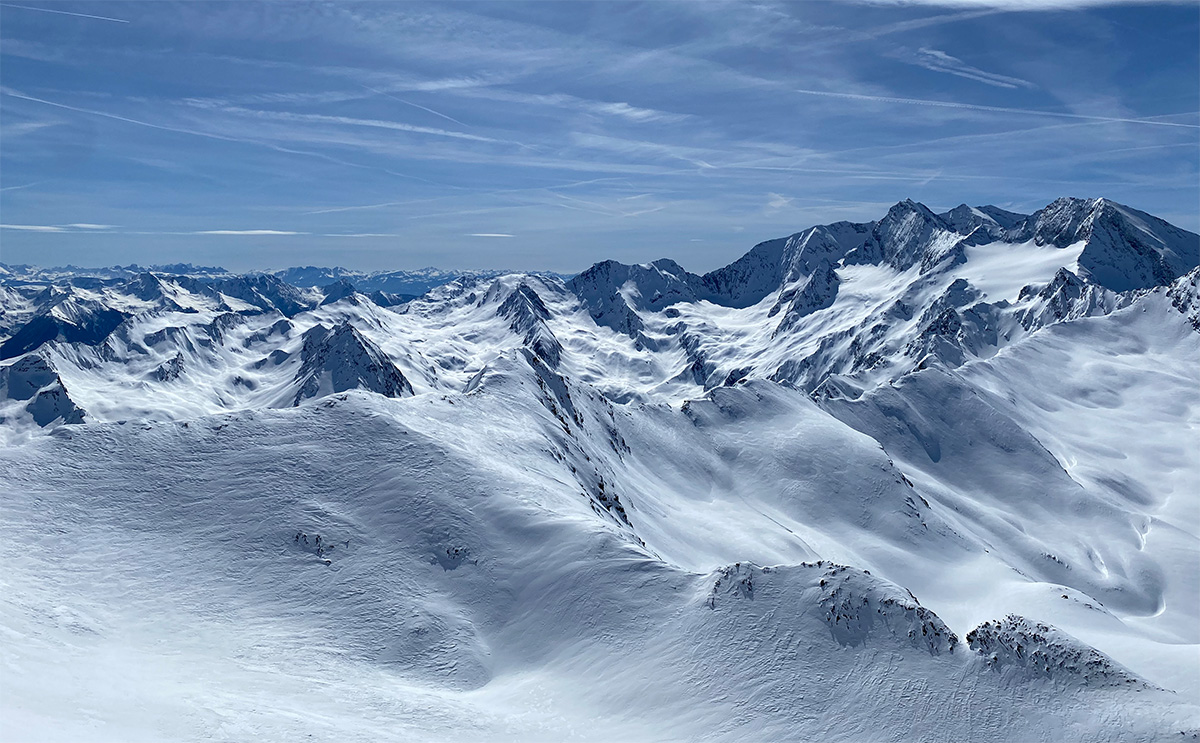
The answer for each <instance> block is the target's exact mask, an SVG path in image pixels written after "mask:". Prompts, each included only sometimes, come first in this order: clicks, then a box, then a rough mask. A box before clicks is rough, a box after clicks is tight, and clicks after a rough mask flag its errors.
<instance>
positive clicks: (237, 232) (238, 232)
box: [187, 230, 308, 237]
mask: <svg viewBox="0 0 1200 743" xmlns="http://www.w3.org/2000/svg"><path fill="white" fill-rule="evenodd" d="M187 234H189V235H241V236H253V237H260V236H264V235H307V234H308V233H307V232H294V231H292V230H197V231H195V232H189V233H187Z"/></svg>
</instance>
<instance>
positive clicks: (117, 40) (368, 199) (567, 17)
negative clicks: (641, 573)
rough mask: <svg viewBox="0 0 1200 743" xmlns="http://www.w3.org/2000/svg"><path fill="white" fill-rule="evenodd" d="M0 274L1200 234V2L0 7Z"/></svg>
mask: <svg viewBox="0 0 1200 743" xmlns="http://www.w3.org/2000/svg"><path fill="white" fill-rule="evenodd" d="M0 20H2V21H3V31H2V34H0V54H2V56H3V67H2V70H3V72H2V76H0V107H2V116H0V118H2V121H0V224H2V225H4V228H3V229H0V260H2V261H4V262H6V263H10V264H22V263H29V264H37V265H46V266H49V265H65V264H75V265H83V266H104V265H116V264H120V265H125V264H129V263H137V264H141V265H148V264H166V263H176V262H191V263H195V264H203V265H221V266H224V267H226V268H228V269H230V270H234V271H244V270H249V269H256V268H264V267H282V266H293V265H328V266H335V265H336V266H343V267H346V268H352V269H357V270H382V269H397V270H410V269H415V268H419V267H423V266H437V267H440V268H445V269H450V270H463V269H468V268H485V267H497V268H511V269H513V270H549V271H560V272H574V271H579V270H582V269H583V268H586V266H588V265H590V264H591V263H592V262H594V261H596V260H603V259H609V258H611V259H614V260H619V261H622V262H625V263H643V262H647V261H651V260H655V259H658V258H663V257H668V258H672V259H674V260H676V261H678V262H679V263H680V264H682V265H684V266H686V267H687V268H688V269H689V270H693V271H698V272H703V271H706V270H709V269H712V268H715V267H717V266H720V265H723V264H724V263H728V262H729V261H731V260H733V259H734V258H736V257H738V256H740V255H741V254H743V253H744V252H745V251H746V250H749V248H750V247H752V246H753V245H754V244H755V243H757V242H759V241H760V240H765V239H769V238H772V237H778V236H781V235H787V234H791V233H793V232H796V231H797V230H800V229H803V228H805V227H808V226H810V225H813V224H821V223H828V222H832V221H838V220H843V219H845V220H854V221H867V220H870V219H876V218H878V217H879V216H881V215H882V214H883V213H884V212H886V210H887V208H888V207H889V206H890V205H892V204H894V203H896V202H897V201H901V200H903V199H905V198H912V199H914V200H917V201H921V202H922V203H925V204H927V205H928V206H930V207H931V208H933V209H935V210H940V209H947V208H950V207H953V206H955V205H957V204H959V203H963V202H965V203H969V204H989V203H990V204H995V205H996V206H1000V207H1002V208H1007V209H1012V210H1014V211H1022V212H1030V211H1034V210H1036V209H1037V208H1040V207H1041V206H1044V205H1045V204H1046V203H1049V202H1050V201H1051V200H1053V199H1054V198H1057V197H1060V196H1081V197H1095V196H1104V197H1107V198H1111V199H1113V200H1115V201H1118V202H1121V203H1125V204H1128V205H1130V206H1133V207H1135V208H1138V209H1141V210H1144V211H1147V212H1149V213H1152V214H1155V215H1156V216H1160V217H1162V218H1164V219H1166V220H1168V221H1170V222H1172V223H1173V224H1176V225H1178V226H1180V227H1182V228H1185V229H1189V230H1193V231H1197V230H1200V210H1198V209H1197V206H1196V205H1197V203H1198V202H1200V185H1198V174H1200V152H1198V148H1197V144H1196V134H1197V130H1198V128H1200V114H1198V113H1197V112H1198V110H1200V91H1198V90H1197V86H1196V80H1197V79H1198V78H1200V62H1198V59H1197V42H1196V39H1197V37H1198V36H1200V8H1197V7H1196V6H1195V5H1194V4H1157V3H1136V4H1129V3H1126V4H1121V3H1115V4H1114V3H1106V2H1087V1H1084V0H1003V1H1002V0H996V1H995V2H989V3H986V5H985V6H983V7H981V6H978V5H969V4H964V3H962V2H957V1H956V0H946V2H929V3H889V2H877V3H835V2H807V3H801V4H772V3H761V4H755V5H742V4H730V3H716V2H714V3H673V2H654V3H618V2H603V3H570V4H565V3H564V4H545V3H533V4H528V3H481V4H471V3H454V4H418V3H400V4H396V3H387V2H368V3H358V4H356V3H337V4H324V5H311V4H299V3H236V4H231V3H208V2H185V3H138V2H79V3H71V2H54V3H40V4H31V3H20V4H8V3H5V4H0Z"/></svg>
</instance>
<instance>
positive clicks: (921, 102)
mask: <svg viewBox="0 0 1200 743" xmlns="http://www.w3.org/2000/svg"><path fill="white" fill-rule="evenodd" d="M795 92H797V93H803V94H804V95H820V96H826V97H828V98H848V99H850V100H856V101H879V102H881V103H903V104H906V105H910V106H937V107H939V108H964V109H967V110H970V111H990V112H992V113H1006V114H1024V115H1026V116H1054V117H1058V118H1064V119H1083V120H1085V121H1107V122H1111V123H1114V124H1148V125H1150V126H1174V127H1182V128H1184V129H1200V125H1197V124H1181V123H1178V122H1175V121H1154V120H1152V119H1121V118H1116V117H1111V116H1088V115H1085V114H1072V113H1065V112H1061V111H1039V110H1037V109H1033V108H1008V107H1006V106H981V105H978V104H975V103H956V102H954V101H935V100H929V99H927V98H894V97H892V96H886V95H862V94H860V93H834V92H833V91H829V90H804V89H803V88H796V89H795Z"/></svg>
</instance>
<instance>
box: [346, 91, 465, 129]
mask: <svg viewBox="0 0 1200 743" xmlns="http://www.w3.org/2000/svg"><path fill="white" fill-rule="evenodd" d="M359 85H362V86H363V87H364V88H366V89H367V90H369V91H371V92H372V93H376V94H378V95H381V96H384V97H385V98H391V99H392V100H393V101H400V102H401V103H403V104H404V105H406V106H412V107H413V108H419V109H421V110H422V111H428V112H429V113H431V114H433V115H434V116H441V117H442V118H443V119H445V120H446V121H453V122H454V123H455V124H458V125H459V126H469V124H464V123H463V122H461V121H459V120H458V119H456V118H454V117H453V116H447V115H446V114H444V113H441V112H439V111H434V110H433V109H432V108H428V107H426V106H422V105H421V104H419V103H413V102H412V101H406V100H404V99H403V98H401V97H399V96H396V95H392V94H391V93H387V92H385V91H382V90H376V89H375V88H372V87H371V86H370V85H363V84H362V83H359Z"/></svg>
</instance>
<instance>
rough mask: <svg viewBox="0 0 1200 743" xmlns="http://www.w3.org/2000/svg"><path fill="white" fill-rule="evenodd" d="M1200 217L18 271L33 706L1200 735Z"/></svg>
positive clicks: (13, 631)
mask: <svg viewBox="0 0 1200 743" xmlns="http://www.w3.org/2000/svg"><path fill="white" fill-rule="evenodd" d="M1198 264H1200V237H1198V236H1197V235H1195V234H1192V233H1189V232H1187V231H1184V230H1181V229H1178V228H1176V227H1174V226H1172V225H1170V224H1169V223H1167V222H1164V221H1163V220H1160V219H1158V218H1156V217H1153V216H1152V215H1150V214H1147V213H1144V212H1141V211H1138V210H1136V209H1133V208H1130V207H1127V206H1124V205H1121V204H1117V203H1115V202H1112V201H1109V200H1106V199H1059V200H1056V201H1054V202H1053V203H1051V204H1049V205H1047V206H1046V207H1045V208H1044V209H1042V210H1040V211H1038V212H1035V213H1034V214H1030V215H1023V214H1016V213H1013V212H1009V211H1006V210H1003V209H999V208H997V207H990V206H979V207H970V206H966V205H963V206H959V207H956V208H955V209H952V210H949V211H947V212H943V213H935V212H934V211H932V210H931V209H929V208H928V207H926V206H924V205H922V204H919V203H916V202H913V201H904V202H900V203H898V204H896V205H895V206H894V207H892V208H891V209H890V210H889V211H888V213H887V214H886V215H884V216H883V217H881V218H880V219H879V220H877V221H873V222H867V223H848V222H839V223H833V224H829V225H819V226H814V227H811V228H808V229H805V230H803V231H801V232H798V233H796V234H794V235H791V236H788V237H784V238H780V239H774V240H768V241H766V242H763V243H760V244H759V245H757V246H755V247H753V248H752V249H751V250H750V251H749V252H748V253H746V255H744V256H743V257H741V258H739V259H738V260H736V261H734V262H732V263H731V264H729V265H728V266H726V267H723V268H720V269H717V270H715V271H712V272H709V273H707V274H703V275H699V274H694V273H691V272H689V271H688V270H686V269H685V268H684V267H683V266H681V265H680V264H679V263H677V262H675V261H673V260H669V259H663V260H659V261H655V262H653V263H648V264H642V265H624V264H620V263H617V262H614V261H604V262H600V263H597V264H595V265H593V266H592V267H591V268H589V269H587V270H585V271H583V272H582V273H580V274H577V275H574V276H561V275H556V274H550V273H537V274H534V273H501V272H495V271H492V272H469V273H463V274H449V273H446V272H441V271H436V270H433V269H427V270H424V271H421V272H410V273H407V274H406V273H404V272H376V273H364V272H354V271H347V270H344V269H325V268H313V267H307V268H302V269H301V268H297V269H287V270H283V271H275V272H262V273H252V274H244V275H238V274H232V273H230V272H227V271H224V270H223V269H218V268H211V267H195V266H189V265H173V266H159V267H153V268H149V269H143V268H140V267H136V266H133V267H125V268H121V267H114V268H111V269H80V268H75V267H65V268H56V269H39V268H35V267H29V266H3V267H0V442H2V443H3V446H2V447H0V488H2V490H3V492H4V497H3V498H0V513H2V516H3V524H4V528H5V534H6V538H5V539H4V540H0V549H2V551H3V557H4V562H5V564H6V566H7V569H6V570H5V571H3V573H2V574H0V576H2V577H0V581H2V582H3V591H4V596H5V599H6V600H5V602H3V604H0V606H2V608H0V632H2V633H3V637H4V641H3V643H2V646H0V655H2V657H3V660H4V663H5V666H6V668H7V670H8V673H6V674H4V677H3V680H0V737H3V738H5V739H19V740H113V741H117V740H120V741H128V740H163V739H171V740H176V739H178V740H198V739H213V738H216V739H247V738H257V739H271V740H275V739H285V738H286V739H291V738H296V737H303V736H311V737H314V738H317V739H338V740H364V741H368V740H379V739H392V738H403V739H409V740H429V741H449V740H488V741H494V740H520V741H528V740H547V741H549V740H564V739H579V740H595V741H607V740H646V741H660V740H689V741H690V740H710V741H732V740H810V739H811V740H818V739H819V740H830V741H863V740H881V741H912V740H930V741H933V740H979V741H1038V740H1044V741H1060V740H1079V741H1131V740H1135V741H1158V740H1192V739H1196V738H1197V737H1200V704H1198V703H1197V701H1196V700H1197V699H1200V624H1198V623H1197V622H1196V612H1197V608H1198V607H1200V571H1198V570H1197V564H1200V521H1198V519H1197V516H1196V514H1197V509H1198V508H1200V490H1198V489H1197V487H1196V483H1197V482H1198V481H1200V320H1198V319H1197V317H1198V314H1197V313H1198V309H1197V308H1200V293H1198V284H1200V268H1198V267H1197V266H1198Z"/></svg>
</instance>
